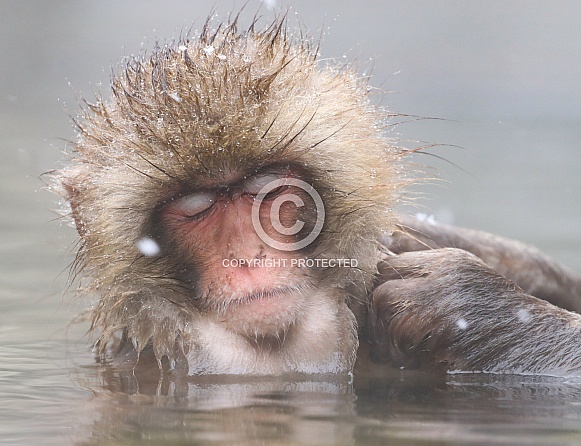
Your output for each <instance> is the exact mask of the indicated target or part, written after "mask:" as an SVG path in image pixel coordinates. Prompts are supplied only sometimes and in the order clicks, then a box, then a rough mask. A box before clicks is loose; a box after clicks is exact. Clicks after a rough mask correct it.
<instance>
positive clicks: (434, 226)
mask: <svg viewBox="0 0 581 446" xmlns="http://www.w3.org/2000/svg"><path fill="white" fill-rule="evenodd" d="M383 242H384V244H385V245H386V246H387V248H388V249H389V250H390V251H392V252H393V253H396V254H400V253H403V252H410V251H420V250H426V249H433V248H459V249H463V250H465V251H468V252H471V253H473V254H474V255H476V256H477V257H479V258H480V259H482V260H483V261H484V263H486V264H487V265H488V266H490V267H491V268H492V269H494V270H496V271H498V272H499V273H500V274H502V275H503V276H505V277H507V278H509V279H510V280H512V281H513V282H515V283H516V284H517V285H518V286H520V287H521V288H522V289H523V290H524V291H525V292H527V293H528V294H531V295H533V296H536V297H538V298H540V299H544V300H546V301H548V302H551V303H552V304H554V305H557V306H559V307H561V308H565V309H568V310H572V311H576V312H578V313H581V278H579V277H577V276H575V275H574V274H573V273H572V272H570V271H569V270H568V269H567V268H565V267H564V266H562V265H561V264H559V263H558V262H556V261H555V260H553V259H551V258H549V257H548V256H546V255H544V254H543V253H541V252H539V251H538V250H537V249H535V248H533V247H531V246H528V245H526V244H524V243H521V242H518V241H516V240H510V239H506V238H503V237H499V236H497V235H493V234H489V233H486V232H482V231H476V230H471V229H465V228H459V227H455V226H449V225H445V224H441V223H433V222H429V221H421V220H418V219H416V218H413V217H400V218H399V224H398V229H397V230H396V231H395V232H394V233H393V235H392V236H391V237H387V238H385V239H384V240H383Z"/></svg>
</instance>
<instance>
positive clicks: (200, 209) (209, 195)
mask: <svg viewBox="0 0 581 446" xmlns="http://www.w3.org/2000/svg"><path fill="white" fill-rule="evenodd" d="M215 203H216V193H215V192H210V191H204V192H194V193H192V194H188V195H184V196H183V197H180V198H178V199H176V200H174V201H173V202H171V203H170V204H169V205H168V206H167V211H168V212H171V213H175V214H178V215H180V216H182V217H186V218H201V217H203V216H204V215H205V212H206V211H209V210H210V209H211V208H212V206H213V205H214V204H215Z"/></svg>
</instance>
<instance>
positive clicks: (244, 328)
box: [155, 165, 323, 337]
mask: <svg viewBox="0 0 581 446" xmlns="http://www.w3.org/2000/svg"><path fill="white" fill-rule="evenodd" d="M303 177H304V175H301V173H300V171H299V170H298V169H295V168H291V167H290V166H288V165H287V166H280V165H278V166H277V165H275V166H268V167H266V168H262V169H259V170H257V171H256V172H254V173H251V174H245V175H241V174H237V173H234V174H230V175H227V176H226V178H224V179H222V180H221V181H219V182H216V181H212V182H209V183H208V184H206V185H204V186H202V187H199V188H197V189H196V190H189V191H187V192H182V193H180V194H178V195H177V196H176V197H172V198H171V199H170V200H169V201H168V202H167V203H166V204H165V205H164V206H162V207H161V209H160V211H159V218H158V223H157V227H156V231H155V232H156V233H157V234H158V236H157V238H158V239H159V240H160V242H161V243H160V244H161V246H162V255H163V256H165V257H168V258H169V261H170V263H171V264H172V266H173V268H174V270H175V273H174V274H175V275H176V276H177V277H178V278H179V280H180V281H182V283H184V284H185V286H186V288H187V290H186V294H189V296H188V297H189V300H190V304H191V305H194V306H195V307H196V308H197V309H198V310H199V311H201V312H203V313H206V314H210V315H212V316H213V317H215V319H216V321H217V322H220V323H223V324H226V326H227V327H228V328H229V329H231V330H234V331H237V332H240V333H241V334H244V335H247V336H252V337H256V336H275V337H280V336H284V334H285V333H286V332H287V331H288V329H289V327H290V326H292V325H293V324H294V323H295V322H296V321H297V320H300V319H301V318H302V315H303V313H304V312H305V311H306V307H307V306H308V296H309V295H311V294H312V289H314V287H315V286H314V283H315V282H316V281H317V279H318V276H319V275H320V274H322V273H323V270H321V269H315V268H313V267H307V265H306V261H305V260H306V259H308V258H309V254H311V253H313V252H314V248H315V247H316V246H317V240H316V239H315V240H313V241H312V242H311V243H308V244H307V246H304V247H301V241H302V240H305V238H306V237H308V236H309V234H311V233H313V230H315V229H316V224H317V221H318V220H317V218H318V217H320V216H318V215H317V212H318V211H320V210H319V209H318V208H317V203H315V202H314V199H313V196H311V195H310V194H309V193H308V192H307V191H305V190H304V188H303V187H298V186H296V185H295V184H298V185H299V186H300V185H301V184H303V181H304V180H302V179H301V178H303ZM278 248H280V249H278ZM311 299H312V295H311Z"/></svg>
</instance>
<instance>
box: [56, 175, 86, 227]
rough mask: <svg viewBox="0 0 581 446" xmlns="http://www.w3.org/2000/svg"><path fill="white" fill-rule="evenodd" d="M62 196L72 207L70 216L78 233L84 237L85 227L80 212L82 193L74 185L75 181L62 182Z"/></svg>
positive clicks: (65, 180) (66, 180)
mask: <svg viewBox="0 0 581 446" xmlns="http://www.w3.org/2000/svg"><path fill="white" fill-rule="evenodd" d="M60 184H61V187H62V192H63V193H62V195H63V198H64V199H65V200H67V202H68V203H69V205H70V207H71V214H70V216H71V217H72V218H73V220H74V221H75V226H76V228H77V232H78V233H79V235H80V236H81V237H82V236H83V235H84V234H85V225H84V224H83V220H82V218H81V214H80V212H79V202H80V201H81V200H80V192H79V189H77V188H76V187H75V185H74V180H73V179H71V178H67V179H63V180H62V181H61V183H60Z"/></svg>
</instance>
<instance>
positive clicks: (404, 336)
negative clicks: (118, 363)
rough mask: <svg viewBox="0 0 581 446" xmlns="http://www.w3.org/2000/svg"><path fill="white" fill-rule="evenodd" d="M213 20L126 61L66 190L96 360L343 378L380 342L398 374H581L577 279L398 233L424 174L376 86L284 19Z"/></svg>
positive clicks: (459, 240) (411, 232) (429, 227)
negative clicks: (409, 161) (396, 137)
mask: <svg viewBox="0 0 581 446" xmlns="http://www.w3.org/2000/svg"><path fill="white" fill-rule="evenodd" d="M208 23H209V22H208ZM208 23H207V24H206V26H204V28H203V29H202V31H201V32H200V33H199V34H198V35H197V36H196V37H192V38H189V37H188V38H184V39H182V40H181V41H179V42H176V43H175V44H171V45H169V44H168V45H164V46H161V47H159V48H156V49H155V51H154V52H153V54H151V55H149V56H145V55H141V56H136V57H133V58H131V60H129V61H128V62H127V63H126V64H125V65H124V66H123V68H122V69H121V70H119V72H118V73H117V74H116V75H114V76H113V78H112V86H111V96H110V98H108V99H102V98H100V97H99V98H97V100H96V102H95V103H89V102H87V103H86V106H85V107H84V111H83V113H82V116H80V117H79V118H78V119H77V120H76V124H77V128H78V140H77V141H76V142H75V144H74V147H73V150H72V151H71V154H70V160H69V161H68V163H67V165H66V167H64V168H62V169H61V170H59V171H56V172H54V175H53V177H54V178H53V179H54V187H55V188H56V189H58V192H59V193H60V194H61V196H62V197H63V198H64V199H65V200H66V202H67V203H68V204H69V205H70V207H69V210H68V212H69V213H70V217H72V219H73V220H74V222H75V224H76V228H77V231H78V234H79V237H80V243H79V250H78V255H77V257H76V261H75V264H74V272H75V274H76V275H77V276H79V277H81V278H82V279H83V285H84V286H83V288H84V289H86V290H87V291H88V292H90V293H91V294H94V295H96V296H98V302H97V303H96V304H95V306H94V307H93V309H92V328H93V330H95V331H96V332H97V333H98V341H97V343H96V347H97V349H98V351H99V352H100V354H105V353H106V352H109V354H111V355H112V356H113V357H114V358H116V360H132V361H139V358H140V357H142V356H143V355H145V353H146V352H148V354H149V355H150V357H153V358H155V360H156V363H157V365H158V366H159V367H160V368H162V369H165V368H169V369H170V370H171V369H174V370H178V371H181V372H183V373H187V374H189V375H196V374H255V375H276V374H285V373H296V372H298V373H321V374H346V373H350V372H351V371H352V370H353V367H354V363H355V360H356V358H357V355H358V351H359V352H360V353H359V354H363V353H362V352H363V349H362V348H361V346H363V345H365V346H366V347H370V348H367V351H370V354H371V357H372V359H374V360H377V361H391V362H393V363H394V364H395V365H398V366H406V367H418V366H420V365H427V366H435V367H440V368H444V369H447V370H466V371H490V372H502V373H521V372H522V373H541V374H561V375H565V374H579V373H581V316H579V315H578V314H577V313H574V312H572V311H569V310H579V309H581V280H580V279H579V278H575V277H574V275H572V274H570V273H569V272H567V271H566V270H565V269H564V268H563V267H561V266H559V265H558V264H557V263H555V262H554V261H552V260H550V259H547V258H546V257H545V256H543V255H542V254H540V253H538V252H537V251H536V250H534V249H533V248H530V247H527V246H525V245H522V244H519V243H518V242H513V241H510V240H506V239H501V238H499V237H496V236H492V235H489V234H485V233H481V232H476V231H470V230H465V229H460V228H454V227H448V226H444V225H438V224H431V223H429V222H422V221H419V220H416V219H411V218H409V217H398V215H396V213H395V211H394V206H395V205H396V204H397V202H398V201H399V200H400V199H401V197H402V193H403V192H402V190H404V189H405V186H406V185H408V184H409V183H410V182H411V181H413V175H412V174H411V173H408V170H409V171H411V170H412V169H408V170H406V155H408V151H406V150H405V149H402V148H399V147H398V146H397V144H395V143H394V142H393V141H392V140H390V139H388V138H387V137H386V135H385V132H384V129H385V123H386V116H385V115H386V113H385V112H384V111H383V110H382V109H381V108H379V107H377V106H376V105H374V104H373V102H372V101H371V100H370V97H369V90H370V88H369V85H368V79H367V78H363V77H361V76H359V75H358V74H357V70H356V69H355V68H354V67H353V66H350V65H347V66H345V65H340V66H338V65H334V64H333V63H331V62H327V63H321V61H319V60H318V58H317V48H316V47H315V46H314V45H313V43H312V41H311V40H310V39H309V38H305V37H304V36H302V35H299V34H297V33H293V32H290V31H288V29H287V26H286V24H285V20H284V19H276V20H274V21H273V22H272V23H271V24H270V25H269V26H267V27H265V28H261V29H258V26H257V25H253V26H251V27H250V28H249V29H245V30H240V29H239V27H238V25H237V21H236V20H234V19H232V20H228V21H226V22H225V23H223V24H221V25H220V26H218V27H217V28H215V29H211V27H210V25H209V24H208ZM533 296H536V297H533ZM128 358H129V359H128Z"/></svg>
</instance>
